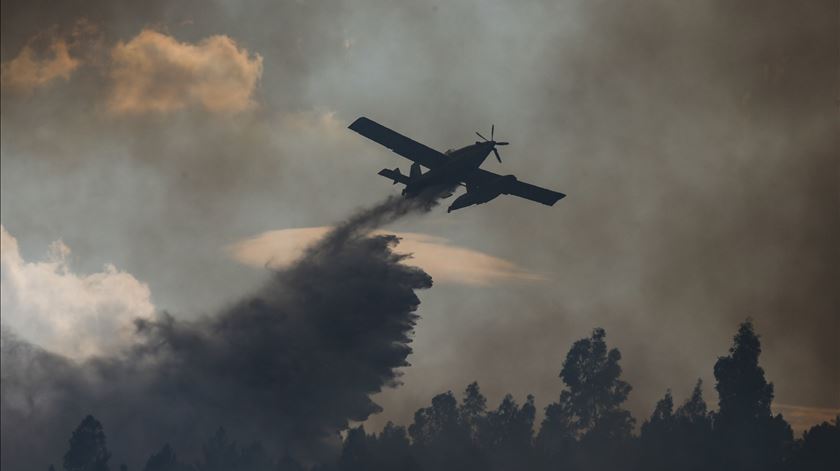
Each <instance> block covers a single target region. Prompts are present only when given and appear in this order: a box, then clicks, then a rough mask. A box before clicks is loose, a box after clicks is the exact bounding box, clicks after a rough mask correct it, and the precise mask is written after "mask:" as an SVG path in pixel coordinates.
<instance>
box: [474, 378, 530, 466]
mask: <svg viewBox="0 0 840 471" xmlns="http://www.w3.org/2000/svg"><path fill="white" fill-rule="evenodd" d="M535 413H536V408H535V407H534V396H531V395H529V396H528V397H527V399H526V401H525V404H523V405H522V407H519V406H518V405H517V404H516V401H515V400H514V399H513V396H511V395H510V394H508V395H506V396H505V397H504V399H502V402H501V404H499V407H498V408H497V409H496V410H494V411H491V412H489V413H487V418H486V420H485V421H483V423H482V425H481V427H480V428H479V435H478V436H479V446H480V448H481V450H482V451H483V452H484V453H485V455H486V456H487V458H488V459H487V461H488V463H490V468H491V469H530V468H531V467H533V466H532V465H531V461H530V460H531V455H532V446H533V440H534V415H535Z"/></svg>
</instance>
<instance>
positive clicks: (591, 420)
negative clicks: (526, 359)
mask: <svg viewBox="0 0 840 471" xmlns="http://www.w3.org/2000/svg"><path fill="white" fill-rule="evenodd" d="M606 335H607V334H606V332H605V331H604V329H601V328H596V329H594V330H593V331H592V335H591V336H590V337H589V338H585V339H581V340H578V341H577V342H575V343H574V344H573V345H572V348H571V349H569V353H568V354H567V355H566V359H565V361H564V362H563V367H562V369H561V370H560V379H562V380H563V383H564V384H565V385H566V387H565V389H564V390H563V391H562V392H561V393H560V399H559V401H557V402H556V403H552V404H549V405H548V407H546V414H545V419H544V420H543V423H542V427H541V428H540V433H539V435H538V437H537V443H538V446H539V448H540V450H541V452H542V453H548V454H555V455H556V454H557V453H558V450H562V449H563V448H564V447H565V448H566V452H568V451H570V450H568V445H569V440H570V439H571V440H577V441H579V442H580V445H581V446H580V447H579V448H580V450H579V451H581V452H582V454H579V456H578V458H579V459H578V458H575V459H576V460H577V461H578V462H579V463H578V464H579V466H588V467H592V468H603V467H609V466H610V464H609V463H608V458H615V459H617V460H621V459H623V458H620V457H621V456H623V455H625V454H626V447H627V444H626V443H624V442H626V441H627V440H629V439H630V438H631V432H632V430H633V425H634V423H635V420H634V419H633V417H632V416H631V415H630V412H628V411H627V410H625V409H624V408H623V407H622V406H623V404H624V401H626V400H627V396H628V395H629V394H630V390H631V389H632V388H631V386H630V385H629V384H628V383H627V382H625V381H623V380H622V379H621V378H620V377H621V366H620V365H619V361H620V360H621V352H619V351H618V349H616V348H613V349H608V348H607V343H606V341H605V338H606ZM567 454H568V453H567ZM569 459H572V458H569ZM625 464H626V463H625Z"/></svg>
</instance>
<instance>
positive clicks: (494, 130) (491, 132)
mask: <svg viewBox="0 0 840 471" xmlns="http://www.w3.org/2000/svg"><path fill="white" fill-rule="evenodd" d="M494 132H496V125H495V124H491V125H490V140H491V141H492V140H493V133H494Z"/></svg>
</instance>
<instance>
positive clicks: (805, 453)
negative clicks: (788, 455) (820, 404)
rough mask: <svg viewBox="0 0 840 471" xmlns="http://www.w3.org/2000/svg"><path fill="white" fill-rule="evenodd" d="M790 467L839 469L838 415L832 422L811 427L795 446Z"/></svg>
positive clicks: (808, 470) (807, 470)
mask: <svg viewBox="0 0 840 471" xmlns="http://www.w3.org/2000/svg"><path fill="white" fill-rule="evenodd" d="M790 469H796V470H801V471H829V470H837V469H840V415H838V416H837V417H835V418H834V423H833V424H831V423H828V422H823V423H821V424H819V425H815V426H813V427H811V429H810V430H808V431H806V432H805V433H804V435H803V436H802V440H799V441H798V442H797V444H796V447H795V452H794V455H793V459H792V460H791V466H790Z"/></svg>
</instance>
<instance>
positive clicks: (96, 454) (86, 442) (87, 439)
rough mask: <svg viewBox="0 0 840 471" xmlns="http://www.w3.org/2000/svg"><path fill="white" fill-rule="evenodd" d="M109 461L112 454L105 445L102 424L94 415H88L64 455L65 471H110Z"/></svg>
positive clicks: (74, 433) (72, 437)
mask: <svg viewBox="0 0 840 471" xmlns="http://www.w3.org/2000/svg"><path fill="white" fill-rule="evenodd" d="M109 459H111V454H110V453H109V452H108V447H107V446H106V443H105V432H104V431H103V430H102V424H101V423H99V421H98V420H96V419H95V418H94V417H93V416H92V415H88V416H87V417H85V418H84V419H83V420H82V422H81V423H80V424H79V426H78V427H77V428H76V430H75V431H74V432H73V435H71V436H70V449H69V450H67V453H65V454H64V469H65V471H108V460H109Z"/></svg>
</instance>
